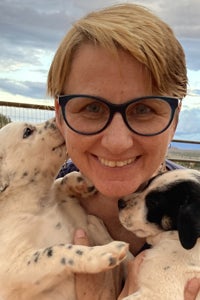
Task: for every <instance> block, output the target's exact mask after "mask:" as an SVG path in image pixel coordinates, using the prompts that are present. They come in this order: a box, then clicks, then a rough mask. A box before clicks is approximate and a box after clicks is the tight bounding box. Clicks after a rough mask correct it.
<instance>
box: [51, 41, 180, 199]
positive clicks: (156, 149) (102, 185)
mask: <svg viewBox="0 0 200 300" xmlns="http://www.w3.org/2000/svg"><path fill="white" fill-rule="evenodd" d="M119 58H120V59H119V60H118V59H116V57H114V56H113V55H112V54H110V53H109V52H107V51H106V50H105V49H103V48H101V47H98V46H93V45H90V44H85V45H82V46H81V47H80V49H79V50H78V52H77V53H76V55H75V56H74V59H73V62H72V66H71V72H70V76H69V79H68V80H67V82H66V88H65V90H64V93H65V94H88V95H94V96H99V97H103V98H105V99H107V100H108V101H110V102H112V103H116V104H121V103H124V102H126V101H128V100H130V99H134V98H137V97H141V96H147V95H152V94H153V92H152V88H151V86H150V81H149V80H150V79H149V75H148V73H147V71H145V70H144V67H143V65H142V64H141V63H139V62H138V61H137V60H135V59H133V57H132V56H130V55H129V54H127V53H126V52H124V51H122V50H120V51H119ZM55 106H56V114H57V123H58V126H59V128H60V130H61V132H62V134H63V136H64V138H65V140H66V145H67V151H68V153H69V156H70V157H71V158H72V160H73V162H74V163H75V165H76V166H77V167H78V168H79V169H80V171H81V172H82V173H83V174H84V175H86V176H87V177H88V178H89V179H90V180H91V181H92V182H93V183H94V185H95V186H96V188H97V189H98V190H99V191H100V192H101V193H102V194H104V195H106V196H109V197H120V196H124V195H127V194H130V193H132V192H134V191H135V190H136V189H137V188H138V187H139V186H140V185H141V184H142V183H143V182H145V181H147V180H148V179H149V178H150V177H151V176H152V175H153V174H154V173H155V172H156V170H158V168H159V166H160V164H161V163H162V162H163V160H164V157H165V154H166V149H167V147H168V144H169V143H170V141H171V139H172V137H173V134H174V130H175V122H174V123H172V125H171V126H170V127H169V128H168V129H167V130H166V131H165V132H163V133H162V134H159V135H157V136H152V137H145V136H140V135H137V134H135V133H133V132H131V131H130V130H129V129H128V128H127V126H126V124H125V123H124V121H123V119H122V117H121V115H120V114H119V113H116V114H115V115H114V117H113V120H112V122H111V124H110V125H109V126H108V127H107V128H106V129H105V130H104V131H102V132H101V133H99V134H96V135H90V136H86V135H80V134H78V133H76V132H73V131H72V130H71V129H70V128H68V127H67V125H66V123H65V122H64V120H63V119H62V118H59V107H58V104H57V101H56V102H55Z"/></svg>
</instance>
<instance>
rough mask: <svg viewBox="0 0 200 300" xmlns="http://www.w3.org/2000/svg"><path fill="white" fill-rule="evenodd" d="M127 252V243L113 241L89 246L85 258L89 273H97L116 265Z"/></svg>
mask: <svg viewBox="0 0 200 300" xmlns="http://www.w3.org/2000/svg"><path fill="white" fill-rule="evenodd" d="M127 254H128V244H127V243H125V242H121V241H114V242H111V243H109V244H106V245H103V246H95V247H91V248H90V250H89V252H88V254H87V260H88V262H89V265H90V271H89V272H90V273H98V272H102V271H106V270H108V269H112V268H114V267H116V266H118V265H119V264H120V263H121V262H122V261H123V260H124V259H125V258H126V256H127Z"/></svg>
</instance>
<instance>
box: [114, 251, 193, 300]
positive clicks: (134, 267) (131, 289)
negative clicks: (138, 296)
mask: <svg viewBox="0 0 200 300" xmlns="http://www.w3.org/2000/svg"><path fill="white" fill-rule="evenodd" d="M144 256H145V251H143V252H141V253H140V254H139V255H137V256H136V257H135V258H134V259H133V260H131V261H129V262H128V266H127V267H128V270H127V272H128V273H127V278H126V281H125V285H124V288H123V290H122V292H121V294H120V295H119V297H118V299H117V300H121V299H123V298H124V297H127V296H128V295H131V294H133V293H135V292H136V291H137V290H138V285H137V274H138V272H139V268H140V264H141V263H142V261H143V259H144ZM187 300H188V299H187Z"/></svg>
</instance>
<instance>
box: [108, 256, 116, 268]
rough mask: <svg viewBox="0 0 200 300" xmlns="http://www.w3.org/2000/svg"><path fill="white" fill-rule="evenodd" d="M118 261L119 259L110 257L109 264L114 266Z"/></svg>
mask: <svg viewBox="0 0 200 300" xmlns="http://www.w3.org/2000/svg"><path fill="white" fill-rule="evenodd" d="M116 262H117V260H116V258H115V257H110V258H109V266H114V265H116Z"/></svg>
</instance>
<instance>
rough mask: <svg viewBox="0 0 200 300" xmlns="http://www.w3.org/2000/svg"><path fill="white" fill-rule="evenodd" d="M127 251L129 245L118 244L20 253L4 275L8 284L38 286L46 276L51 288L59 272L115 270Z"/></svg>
mask: <svg viewBox="0 0 200 300" xmlns="http://www.w3.org/2000/svg"><path fill="white" fill-rule="evenodd" d="M127 251H128V245H127V244H126V243H124V242H120V241H119V242H117V241H115V242H111V243H109V244H106V245H103V246H95V247H87V246H79V245H71V244H62V245H58V246H53V247H48V248H46V249H40V250H38V251H36V252H33V253H29V254H28V253H25V254H23V257H21V258H20V257H18V261H17V263H16V265H12V270H10V271H9V270H8V272H7V274H6V275H7V276H8V278H9V281H10V282H11V281H12V280H15V281H16V280H17V281H19V282H24V283H27V284H28V283H30V284H35V285H37V284H38V283H40V285H41V283H42V280H43V279H45V278H47V277H48V281H47V282H48V284H49V285H50V286H51V284H53V283H54V281H55V277H56V276H58V278H59V276H60V274H61V273H62V272H65V274H66V272H67V273H69V274H71V273H99V272H102V271H105V270H108V269H111V268H114V267H115V266H117V265H119V264H120V262H121V261H122V260H123V259H124V258H125V257H126V254H127ZM13 270H15V272H14V273H15V274H17V276H16V275H15V274H14V273H13ZM9 273H10V274H9ZM12 274H14V275H12ZM12 276H14V277H13V278H12ZM51 278H52V282H51ZM45 288H47V286H45Z"/></svg>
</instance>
